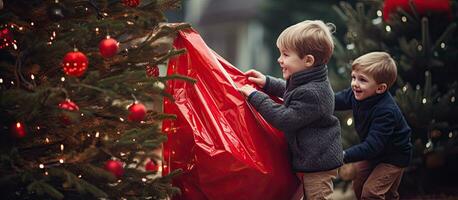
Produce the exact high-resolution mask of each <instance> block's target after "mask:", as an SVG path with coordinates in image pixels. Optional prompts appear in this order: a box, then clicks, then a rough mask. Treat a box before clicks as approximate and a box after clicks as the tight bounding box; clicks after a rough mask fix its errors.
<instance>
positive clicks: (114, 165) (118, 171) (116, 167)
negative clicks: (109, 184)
mask: <svg viewBox="0 0 458 200" xmlns="http://www.w3.org/2000/svg"><path fill="white" fill-rule="evenodd" d="M105 169H106V170H107V171H109V172H111V173H112V174H113V175H114V176H116V178H120V177H121V176H122V175H124V168H123V167H122V162H120V161H117V160H108V161H107V162H106V163H105Z"/></svg>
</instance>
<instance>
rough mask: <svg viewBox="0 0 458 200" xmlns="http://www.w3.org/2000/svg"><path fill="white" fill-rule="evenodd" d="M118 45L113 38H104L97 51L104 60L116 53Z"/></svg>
mask: <svg viewBox="0 0 458 200" xmlns="http://www.w3.org/2000/svg"><path fill="white" fill-rule="evenodd" d="M118 47H119V43H118V41H116V40H115V39H113V38H106V39H103V40H102V41H100V43H99V51H100V54H102V56H103V57H104V58H110V57H112V56H114V55H116V53H117V52H118Z"/></svg>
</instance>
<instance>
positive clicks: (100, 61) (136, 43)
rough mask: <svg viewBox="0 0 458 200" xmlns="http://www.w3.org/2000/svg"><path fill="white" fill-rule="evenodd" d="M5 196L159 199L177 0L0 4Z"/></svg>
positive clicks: (166, 190) (5, 0)
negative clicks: (169, 19) (165, 71)
mask: <svg viewBox="0 0 458 200" xmlns="http://www.w3.org/2000/svg"><path fill="white" fill-rule="evenodd" d="M0 3H1V5H0V57H1V60H0V108H1V112H0V125H1V127H0V128H1V134H0V174H2V175H1V177H0V191H1V193H2V198H4V199H50V198H53V199H64V198H65V199H89V198H90V199H93V198H105V199H120V198H129V199H140V198H141V199H144V198H148V199H165V198H167V197H170V196H173V195H175V194H177V193H179V189H178V188H175V187H172V185H171V178H172V177H173V176H175V175H176V174H178V173H179V171H175V172H173V173H171V174H170V175H168V176H165V177H162V176H161V175H160V173H159V172H160V170H161V169H160V167H159V165H160V161H161V157H160V154H156V153H154V151H158V148H160V147H161V144H162V142H164V141H165V140H166V136H165V135H164V134H163V133H162V132H161V131H160V122H161V120H162V119H165V118H173V116H167V115H164V114H162V113H161V105H162V103H161V102H162V98H163V97H166V98H171V96H170V95H169V94H166V93H165V92H164V84H165V81H166V80H169V79H174V78H179V79H183V80H186V81H192V80H190V79H188V78H186V77H181V76H174V75H173V76H159V68H158V65H161V64H163V63H165V62H166V61H167V60H168V58H170V57H171V56H174V55H177V54H179V53H181V52H183V51H182V50H174V49H173V48H172V42H173V37H174V34H175V32H176V31H177V30H179V29H183V28H187V27H189V25H187V24H168V23H163V22H166V18H165V16H164V14H163V12H164V11H165V10H167V9H175V8H179V6H180V4H179V1H178V0H77V1H74V0H60V1H59V0H52V1H51V0H1V1H0Z"/></svg>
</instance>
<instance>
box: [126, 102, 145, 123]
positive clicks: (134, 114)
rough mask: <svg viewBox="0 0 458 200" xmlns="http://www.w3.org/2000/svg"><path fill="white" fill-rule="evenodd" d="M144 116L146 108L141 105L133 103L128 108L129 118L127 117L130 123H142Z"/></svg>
mask: <svg viewBox="0 0 458 200" xmlns="http://www.w3.org/2000/svg"><path fill="white" fill-rule="evenodd" d="M145 116H146V107H145V105H143V104H142V103H134V104H132V105H131V106H129V116H128V117H127V118H128V119H129V120H130V121H137V122H138V121H142V120H143V119H145Z"/></svg>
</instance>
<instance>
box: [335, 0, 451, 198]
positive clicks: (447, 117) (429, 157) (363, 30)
mask: <svg viewBox="0 0 458 200" xmlns="http://www.w3.org/2000/svg"><path fill="white" fill-rule="evenodd" d="M335 8H336V9H335V10H336V12H337V13H339V14H340V16H341V18H342V19H343V20H344V21H345V22H346V24H347V28H348V31H347V33H346V34H345V37H344V39H343V40H344V41H343V43H344V45H342V43H337V45H336V51H335V58H336V59H337V65H336V66H337V67H336V68H335V69H334V70H335V72H336V74H337V75H340V76H337V77H336V78H335V79H334V80H333V82H334V83H339V82H341V83H346V84H343V85H346V86H347V87H348V86H349V83H350V80H349V77H350V76H349V73H350V72H351V62H352V60H353V59H355V58H357V57H359V56H361V55H363V54H365V53H368V52H371V51H386V52H388V53H390V54H391V55H392V56H393V58H394V59H395V60H396V62H397V64H398V80H397V85H396V86H394V88H392V89H391V92H392V93H393V94H395V98H396V100H397V103H398V105H399V106H400V108H401V110H402V111H403V114H404V116H405V117H406V119H407V120H408V123H409V125H410V126H411V128H412V143H413V144H414V147H415V150H414V157H413V162H412V165H411V167H409V170H408V171H407V174H406V175H407V176H405V178H404V186H405V187H407V186H416V187H417V188H411V189H418V190H419V191H421V192H432V191H434V188H433V187H431V186H433V185H437V184H439V185H441V186H444V185H447V184H453V180H454V179H452V178H451V177H458V176H457V175H458V174H457V172H456V167H458V161H457V159H456V158H457V156H458V140H457V134H458V126H457V124H458V109H457V108H458V107H457V103H456V100H455V98H456V93H455V91H456V90H457V87H458V85H457V82H456V76H457V75H458V68H457V67H456V64H457V63H458V62H457V61H458V60H457V57H458V31H457V30H456V25H457V22H458V15H457V2H456V1H449V0H443V1H442V0H439V1H422V0H417V1H412V0H410V1H401V0H386V1H384V2H383V1H361V2H358V3H356V5H355V6H352V5H351V4H349V3H345V2H341V4H340V7H335ZM339 115H340V118H341V122H342V125H343V130H345V131H344V132H343V137H344V140H345V141H347V142H348V144H351V143H352V141H354V140H355V134H354V133H353V131H350V130H352V127H351V126H352V123H351V121H352V118H351V113H340V114H339ZM347 122H348V123H347ZM345 124H347V125H345ZM436 181H437V182H436ZM436 192H437V191H436Z"/></svg>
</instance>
